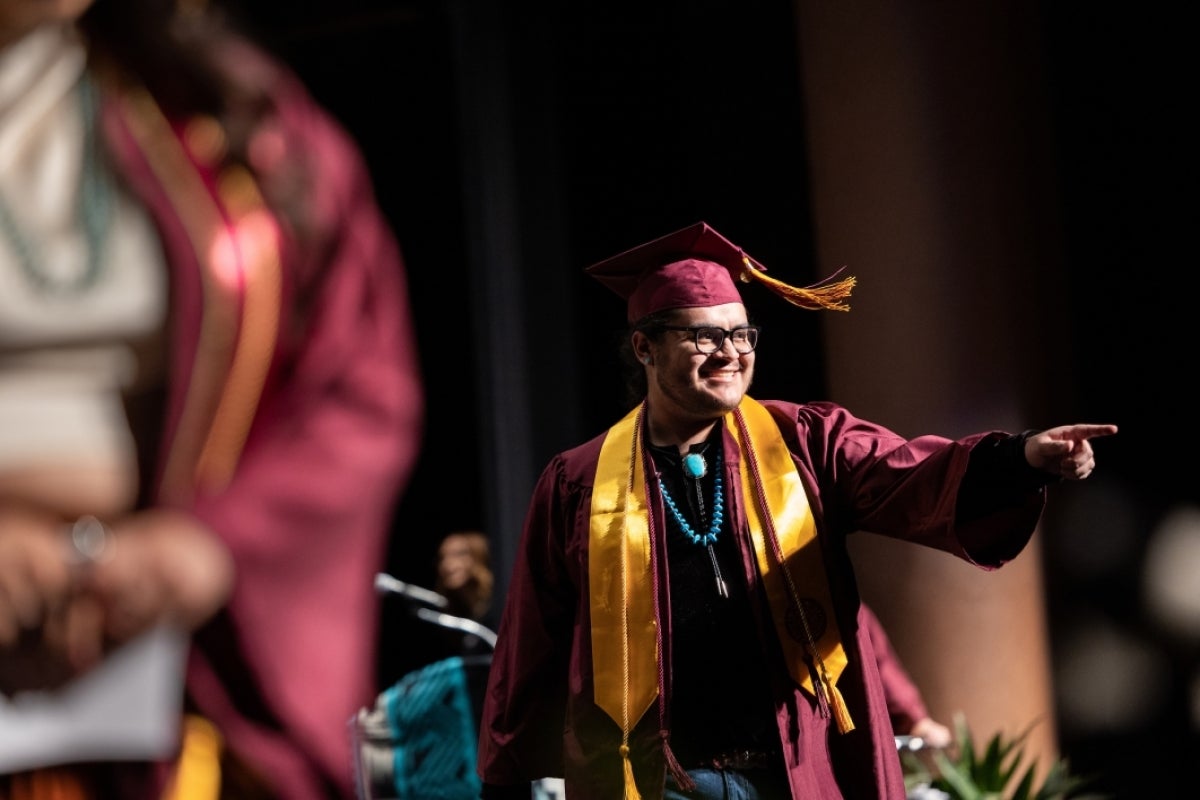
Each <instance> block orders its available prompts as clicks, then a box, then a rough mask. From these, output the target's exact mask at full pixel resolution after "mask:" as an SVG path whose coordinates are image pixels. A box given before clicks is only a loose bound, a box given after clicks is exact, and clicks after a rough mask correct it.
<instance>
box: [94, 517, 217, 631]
mask: <svg viewBox="0 0 1200 800" xmlns="http://www.w3.org/2000/svg"><path fill="white" fill-rule="evenodd" d="M110 536H111V537H112V540H113V541H112V542H111V544H110V547H109V548H108V552H106V553H105V554H104V556H103V557H102V558H100V559H99V560H98V561H97V562H96V563H94V564H93V565H92V566H91V568H90V570H89V573H88V576H87V582H86V586H87V589H88V590H89V591H90V592H92V593H94V595H95V597H96V598H97V599H98V601H99V603H100V605H101V607H102V608H103V611H104V629H105V633H106V634H107V636H108V637H109V638H110V640H112V642H113V643H114V644H120V643H123V642H126V641H128V640H129V639H132V638H134V637H135V636H137V635H138V634H140V633H143V632H145V631H146V630H148V629H150V628H152V627H154V626H156V625H160V624H171V625H175V626H178V627H181V628H183V629H185V630H192V629H194V628H196V627H198V626H200V625H201V624H203V623H204V622H205V621H206V620H208V619H209V618H210V617H211V616H212V615H213V614H215V613H216V612H217V610H218V609H220V608H221V607H222V606H223V605H224V604H225V602H226V601H227V600H228V599H229V595H230V594H231V593H232V591H233V579H234V565H233V558H232V556H231V555H230V553H229V551H228V549H227V548H226V547H225V544H224V543H223V542H222V541H221V540H220V539H219V538H218V537H217V536H216V534H214V533H213V532H212V531H210V530H209V529H208V528H206V527H205V526H204V525H202V524H201V523H200V522H198V521H197V520H196V519H194V518H193V517H191V516H189V515H187V514H183V513H180V512H176V511H170V510H166V509H151V510H149V511H141V512H138V513H135V514H131V515H129V516H127V517H123V518H121V519H119V520H116V521H115V522H113V523H112V524H111V525H110Z"/></svg>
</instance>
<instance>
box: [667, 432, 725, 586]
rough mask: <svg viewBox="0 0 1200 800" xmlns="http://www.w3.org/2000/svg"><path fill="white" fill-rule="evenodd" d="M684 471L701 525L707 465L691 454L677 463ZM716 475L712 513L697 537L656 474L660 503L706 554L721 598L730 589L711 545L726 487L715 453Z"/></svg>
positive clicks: (720, 519)
mask: <svg viewBox="0 0 1200 800" xmlns="http://www.w3.org/2000/svg"><path fill="white" fill-rule="evenodd" d="M680 466H682V468H683V474H684V479H685V480H684V482H685V483H687V482H688V479H690V482H691V484H692V485H693V486H694V487H695V490H696V505H697V510H698V515H699V518H700V524H701V525H703V523H704V493H703V491H702V490H701V488H700V479H701V478H703V477H704V476H705V475H707V474H708V464H707V462H706V461H705V460H704V454H703V453H699V452H691V453H688V454H687V455H685V456H684V457H683V460H682V461H681V462H680ZM714 468H715V470H716V474H715V475H714V476H713V510H712V517H711V518H710V520H709V524H708V530H707V531H705V532H704V533H697V532H696V530H695V529H694V528H692V525H691V523H690V522H688V521H687V519H686V518H685V517H684V516H683V512H681V511H680V510H679V505H678V504H677V503H676V502H675V498H673V497H671V492H670V491H668V489H667V487H666V485H665V484H664V483H663V481H662V475H661V474H659V476H658V478H659V481H658V488H659V491H661V492H662V496H663V503H664V504H665V505H666V507H667V510H668V511H670V512H671V518H672V519H674V520H675V524H677V525H678V526H679V530H680V531H682V532H683V535H684V536H686V537H687V538H688V539H689V540H690V541H691V542H692V544H697V545H700V546H701V547H703V548H705V549H706V550H708V558H709V561H711V562H712V568H713V578H714V579H715V580H716V588H717V594H718V595H719V596H720V597H724V598H728V597H729V586H728V585H727V584H726V583H725V577H724V576H723V575H722V574H721V565H720V562H719V561H718V560H717V554H716V551H715V550H713V545H714V544H716V541H717V535H718V534H720V532H721V527H722V526H723V525H724V524H725V484H724V481H723V479H722V476H721V451H720V449H718V450H717V457H716V464H715V465H714Z"/></svg>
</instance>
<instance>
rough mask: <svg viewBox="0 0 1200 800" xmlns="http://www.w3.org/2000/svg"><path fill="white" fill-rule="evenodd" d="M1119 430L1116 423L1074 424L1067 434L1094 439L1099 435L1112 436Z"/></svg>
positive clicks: (1075, 437) (1077, 437)
mask: <svg viewBox="0 0 1200 800" xmlns="http://www.w3.org/2000/svg"><path fill="white" fill-rule="evenodd" d="M1116 432H1117V426H1116V425H1087V424H1084V425H1072V426H1071V428H1070V429H1069V430H1068V431H1067V435H1068V436H1070V437H1071V438H1072V439H1094V438H1096V437H1097V436H1112V435H1113V434H1114V433H1116Z"/></svg>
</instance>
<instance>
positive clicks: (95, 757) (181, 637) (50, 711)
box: [0, 628, 188, 772]
mask: <svg viewBox="0 0 1200 800" xmlns="http://www.w3.org/2000/svg"><path fill="white" fill-rule="evenodd" d="M187 646H188V644H187V636H186V635H185V634H184V633H183V632H181V631H178V630H175V629H172V628H159V629H156V630H152V631H150V632H148V633H146V634H143V635H142V636H140V637H139V638H137V639H135V640H133V641H131V642H129V643H127V644H125V645H123V646H122V647H121V648H120V649H118V650H116V651H114V652H113V653H111V654H110V655H109V656H108V658H106V659H105V660H104V661H103V662H102V663H101V664H99V665H97V666H96V667H95V668H94V669H92V670H91V671H89V672H88V673H87V674H85V675H83V676H81V677H80V678H79V679H77V680H75V681H73V682H72V683H70V684H68V685H67V686H64V687H62V688H61V689H58V690H56V691H53V692H21V693H19V694H17V695H14V696H13V697H3V696H0V772H15V771H17V770H24V769H35V768H38V767H45V766H51V765H54V764H66V763H72V762H78V761H125V760H141V759H148V760H153V759H159V758H163V757H166V756H169V755H170V754H171V753H172V752H174V750H175V749H176V748H177V747H178V743H179V724H180V717H181V715H182V713H183V670H184V658H185V656H186V653H187Z"/></svg>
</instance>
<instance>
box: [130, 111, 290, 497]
mask: <svg viewBox="0 0 1200 800" xmlns="http://www.w3.org/2000/svg"><path fill="white" fill-rule="evenodd" d="M114 109H115V112H116V114H115V116H116V118H117V120H118V121H119V122H120V124H121V125H122V127H123V129H124V132H125V134H126V135H127V136H128V137H129V139H130V140H131V141H132V142H133V143H134V145H135V146H136V148H137V150H138V152H139V153H140V154H141V155H142V156H143V157H144V158H145V160H146V163H147V164H148V165H149V167H150V170H151V172H152V173H153V175H154V177H155V178H156V179H157V181H158V183H159V185H160V187H161V189H162V191H163V193H164V195H165V197H166V199H167V201H168V202H169V203H170V205H171V207H172V209H173V210H174V211H175V213H176V214H177V215H178V218H179V220H180V222H181V223H182V225H183V228H184V230H185V231H186V234H187V238H188V240H189V242H190V244H191V245H192V248H193V250H194V252H195V256H196V259H197V262H198V263H199V265H200V280H201V286H202V291H203V296H202V318H201V321H200V332H199V339H198V343H197V350H196V360H195V364H194V366H193V369H192V371H191V375H190V377H189V385H188V388H187V395H186V398H185V400H184V405H183V411H182V416H181V417H180V420H179V423H178V426H177V431H176V438H175V440H174V441H173V442H172V443H171V448H170V452H169V456H168V459H167V463H166V467H165V469H164V474H163V477H162V486H161V491H162V493H163V494H164V495H170V496H174V497H181V496H186V495H188V494H190V493H191V492H192V491H194V490H196V489H200V490H207V491H220V490H221V489H223V488H225V486H226V485H227V484H228V483H229V481H230V480H231V479H232V476H233V473H234V470H235V469H236V468H237V464H238V461H239V459H240V457H241V454H242V447H243V445H244V444H245V442H246V437H247V435H248V434H249V430H250V425H251V423H252V421H253V419H254V415H255V413H256V411H257V409H258V404H259V400H260V399H261V396H262V391H263V387H264V385H265V382H266V377H267V372H268V370H269V369H270V366H271V359H272V357H273V355H274V352H275V347H276V344H277V341H276V340H277V338H278V335H279V328H280V316H281V302H282V286H283V268H282V255H281V233H280V231H279V226H278V223H277V221H276V220H275V218H274V217H273V215H272V214H271V212H270V210H269V209H268V207H267V204H266V201H265V200H264V198H263V196H262V194H261V192H260V190H259V188H258V185H257V183H256V182H255V178H254V176H253V175H251V173H250V172H249V170H247V169H246V168H245V167H242V166H240V165H233V164H231V165H225V166H224V167H223V168H222V169H220V170H219V172H218V173H217V174H215V175H214V176H213V177H214V180H213V182H212V185H211V186H210V185H208V184H207V183H206V181H205V178H204V175H203V174H202V170H203V169H214V168H215V167H216V165H217V164H219V163H220V160H221V155H222V148H223V143H224V141H225V139H224V137H225V134H224V132H223V131H222V130H221V129H220V127H219V125H218V124H217V122H216V121H215V120H213V119H211V118H209V117H203V116H199V117H194V118H192V119H191V120H189V121H188V124H187V125H186V126H185V127H184V129H183V132H182V134H181V135H177V134H176V131H175V130H174V129H173V127H172V125H171V122H170V120H168V119H167V118H166V117H165V116H164V115H163V112H162V110H161V109H160V108H159V107H158V104H157V103H155V101H154V99H153V98H152V97H151V96H150V94H149V92H147V91H145V90H144V89H131V90H127V91H122V92H121V93H120V94H119V95H118V97H117V98H116V102H115V103H114Z"/></svg>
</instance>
